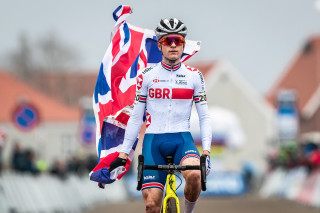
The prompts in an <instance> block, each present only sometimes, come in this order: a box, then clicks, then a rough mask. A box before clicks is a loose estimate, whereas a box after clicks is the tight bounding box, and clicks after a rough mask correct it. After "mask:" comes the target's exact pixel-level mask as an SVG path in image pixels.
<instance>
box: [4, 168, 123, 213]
mask: <svg viewBox="0 0 320 213" xmlns="http://www.w3.org/2000/svg"><path fill="white" fill-rule="evenodd" d="M126 199H127V192H126V189H125V186H124V183H123V182H122V181H117V182H116V183H114V184H110V185H108V187H106V189H104V190H102V189H99V188H98V187H97V184H96V183H94V182H92V181H89V177H88V176H84V177H78V176H75V175H73V176H69V177H68V178H67V179H65V180H61V179H59V178H57V177H54V176H50V175H46V174H42V175H39V176H32V175H28V174H16V173H10V172H6V173H3V174H2V175H1V176H0V212H1V213H6V212H10V213H12V212H14V213H25V212H26V213H27V212H32V213H37V212H41V213H46V212H48V213H51V212H55V213H56V212H59V213H60V212H61V213H63V212H70V213H72V212H82V211H84V210H86V209H88V208H89V207H92V206H94V205H99V204H102V203H106V202H119V201H123V200H126Z"/></svg>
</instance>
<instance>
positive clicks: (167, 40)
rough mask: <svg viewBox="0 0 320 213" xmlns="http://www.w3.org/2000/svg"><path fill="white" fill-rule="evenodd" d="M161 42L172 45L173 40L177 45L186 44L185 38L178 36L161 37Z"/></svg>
mask: <svg viewBox="0 0 320 213" xmlns="http://www.w3.org/2000/svg"><path fill="white" fill-rule="evenodd" d="M159 42H160V43H161V44H163V45H166V46H171V45H172V42H174V43H175V45H177V46H181V45H184V44H185V40H184V38H183V37H178V36H168V37H165V38H162V39H160V41H159Z"/></svg>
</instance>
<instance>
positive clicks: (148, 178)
mask: <svg viewBox="0 0 320 213" xmlns="http://www.w3.org/2000/svg"><path fill="white" fill-rule="evenodd" d="M155 178H156V176H153V175H148V176H144V177H143V179H144V180H154V179H155Z"/></svg>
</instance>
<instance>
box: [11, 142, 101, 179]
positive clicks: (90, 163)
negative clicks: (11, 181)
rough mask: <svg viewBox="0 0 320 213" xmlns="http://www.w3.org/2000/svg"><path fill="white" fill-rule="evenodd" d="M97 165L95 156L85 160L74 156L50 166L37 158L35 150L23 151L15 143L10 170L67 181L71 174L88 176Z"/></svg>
mask: <svg viewBox="0 0 320 213" xmlns="http://www.w3.org/2000/svg"><path fill="white" fill-rule="evenodd" d="M96 164H97V157H96V156H93V155H89V156H87V157H86V158H83V159H80V158H78V157H76V156H72V157H70V159H68V160H66V161H64V160H61V159H56V160H54V161H53V163H51V164H48V163H47V162H46V161H44V160H42V159H39V158H37V157H36V154H35V151H34V150H32V149H30V148H25V149H22V148H21V146H20V144H19V143H15V144H14V145H13V151H12V154H11V162H10V166H9V168H8V169H9V170H13V171H15V172H17V173H29V174H32V175H39V174H41V173H48V174H51V175H54V176H57V177H59V178H61V179H65V178H67V177H68V175H69V174H76V175H79V176H81V175H88V174H89V172H90V171H91V170H92V169H93V168H94V167H95V166H96Z"/></svg>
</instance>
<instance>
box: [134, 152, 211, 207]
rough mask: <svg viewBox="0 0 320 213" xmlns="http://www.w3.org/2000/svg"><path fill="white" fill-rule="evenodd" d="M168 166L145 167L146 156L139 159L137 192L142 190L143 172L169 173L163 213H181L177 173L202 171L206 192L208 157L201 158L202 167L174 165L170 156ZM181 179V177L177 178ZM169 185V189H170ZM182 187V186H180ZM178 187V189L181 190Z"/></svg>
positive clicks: (203, 188) (202, 183)
mask: <svg viewBox="0 0 320 213" xmlns="http://www.w3.org/2000/svg"><path fill="white" fill-rule="evenodd" d="M166 162H167V165H144V156H143V155H139V157H138V177H137V179H138V185H137V190H138V191H140V190H141V188H142V179H143V170H159V171H166V172H167V186H166V190H165V197H164V199H163V202H162V208H161V212H162V213H180V205H179V198H178V196H177V194H176V190H177V188H176V177H175V176H176V175H175V173H176V172H179V171H185V170H200V173H201V189H202V191H206V189H207V187H206V182H207V179H206V156H205V155H202V156H201V157H200V165H199V166H198V165H182V166H180V165H175V164H174V163H173V158H172V156H168V157H167V159H166ZM177 177H179V176H177ZM179 179H180V177H179ZM168 185H169V187H168ZM180 185H181V184H180ZM180 185H179V186H180ZM179 186H178V188H179Z"/></svg>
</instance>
